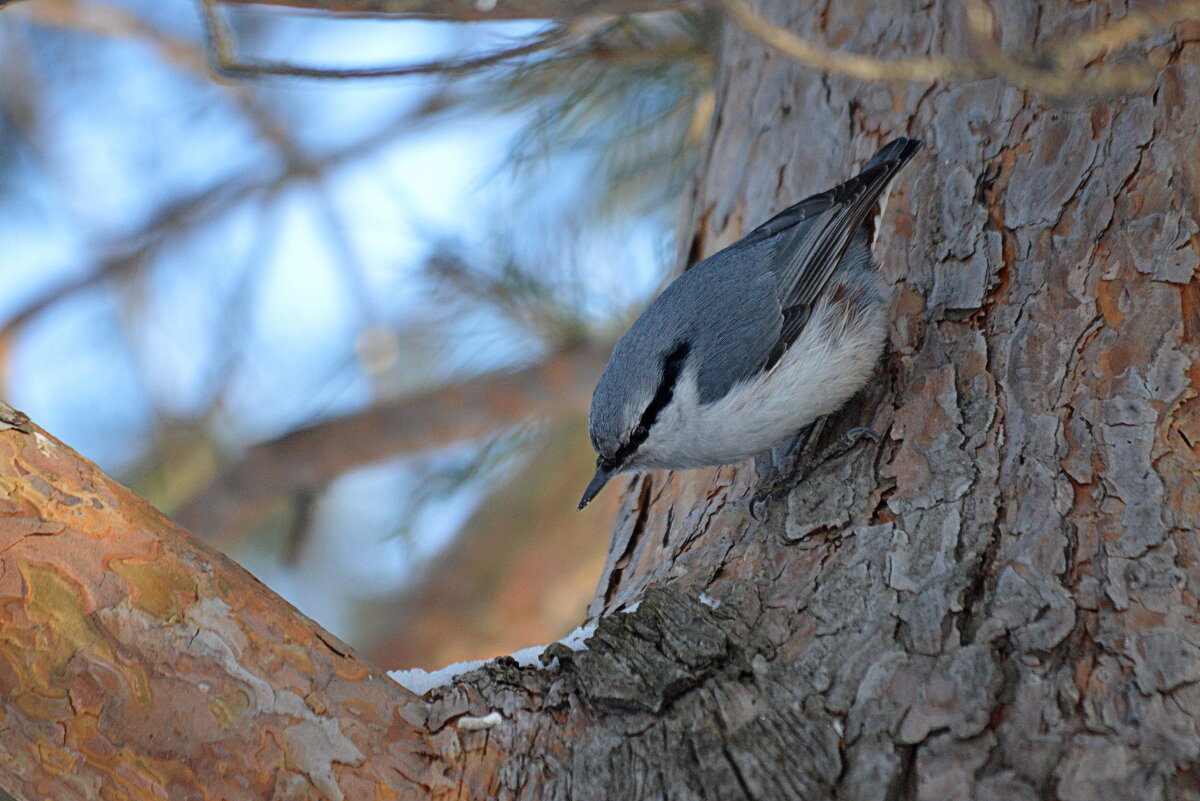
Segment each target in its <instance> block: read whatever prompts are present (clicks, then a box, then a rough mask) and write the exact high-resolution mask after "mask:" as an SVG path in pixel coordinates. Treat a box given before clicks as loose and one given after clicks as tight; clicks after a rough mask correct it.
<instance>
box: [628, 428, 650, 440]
mask: <svg viewBox="0 0 1200 801" xmlns="http://www.w3.org/2000/svg"><path fill="white" fill-rule="evenodd" d="M648 436H650V432H649V431H648V430H647V429H646V427H645V426H638V427H637V428H635V429H633V433H632V434H630V435H629V439H630V441H631V442H645V441H646V437H648Z"/></svg>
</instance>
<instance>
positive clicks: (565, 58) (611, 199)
mask: <svg viewBox="0 0 1200 801" xmlns="http://www.w3.org/2000/svg"><path fill="white" fill-rule="evenodd" d="M719 22H720V20H719V17H718V16H717V15H715V14H714V13H712V12H711V11H707V10H693V11H684V12H680V13H675V14H660V15H654V16H637V17H622V18H619V19H615V20H610V21H608V22H606V23H603V24H601V25H599V26H598V27H597V28H596V29H595V30H594V31H593V32H592V33H591V34H590V35H589V36H587V37H584V38H581V39H579V40H577V41H575V42H573V43H572V44H571V45H570V46H569V47H564V48H560V49H558V50H555V51H553V52H551V53H548V54H546V55H545V56H544V57H543V58H540V59H536V60H531V61H528V62H524V63H520V64H515V65H513V66H510V67H507V68H504V69H499V70H495V71H492V72H490V73H487V74H485V75H482V76H480V78H481V80H480V81H479V82H478V84H477V85H475V86H474V87H473V91H472V92H471V93H470V94H469V95H468V98H467V102H468V103H471V104H474V105H475V106H476V107H478V108H480V109H485V110H492V111H498V112H514V111H518V110H530V111H532V112H533V114H532V120H531V121H530V123H529V124H528V125H526V126H525V128H524V130H523V131H522V132H521V134H520V135H519V136H518V138H517V141H516V143H515V145H514V147H513V149H512V151H511V153H510V155H509V161H508V163H509V165H510V167H511V168H513V169H514V170H516V171H517V174H518V175H520V174H522V172H523V171H526V170H527V169H528V168H529V167H531V166H532V165H535V164H542V163H544V161H545V160H546V158H547V157H550V158H554V157H556V156H561V155H565V154H572V155H584V156H586V157H588V158H590V159H592V160H594V162H595V168H594V169H592V170H590V171H589V173H590V175H592V176H594V179H593V181H592V184H591V185H590V186H589V187H587V188H586V189H585V191H584V192H583V195H584V197H583V199H582V202H583V203H584V204H585V207H586V208H587V209H588V210H590V211H591V212H592V213H593V214H594V213H596V212H601V211H602V212H604V213H607V214H612V213H614V212H620V211H625V212H628V213H635V214H646V213H654V212H660V211H662V210H664V209H673V208H674V203H675V199H676V197H677V196H678V194H679V192H680V190H681V189H682V186H683V183H684V181H685V180H686V179H687V177H688V176H690V175H691V174H692V171H693V167H694V165H695V161H696V154H697V152H698V150H699V147H700V145H701V144H702V143H703V139H704V136H705V134H707V132H708V127H709V121H710V119H711V116H712V108H713V95H712V70H713V55H712V54H713V49H714V47H715V46H716V37H717V32H718V29H719Z"/></svg>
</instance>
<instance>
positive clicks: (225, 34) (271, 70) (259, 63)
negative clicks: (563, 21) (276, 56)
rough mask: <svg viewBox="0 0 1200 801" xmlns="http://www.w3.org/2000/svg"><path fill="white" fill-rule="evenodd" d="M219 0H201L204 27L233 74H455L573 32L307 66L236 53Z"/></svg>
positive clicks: (223, 68)
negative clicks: (474, 48)
mask: <svg viewBox="0 0 1200 801" xmlns="http://www.w3.org/2000/svg"><path fill="white" fill-rule="evenodd" d="M219 5H220V3H219V2H218V0H200V9H201V11H202V12H203V16H204V25H205V31H206V32H207V34H208V37H209V40H210V42H211V46H212V57H213V62H214V64H213V66H214V68H215V69H216V70H217V71H218V72H219V73H221V74H222V75H226V76H231V77H235V76H237V77H246V76H263V75H286V76H290V77H293V78H337V79H347V78H401V77H407V76H412V75H431V74H448V75H456V74H462V73H467V72H474V71H476V70H481V69H485V68H487V67H492V66H495V65H496V64H500V63H502V62H505V61H512V60H513V59H517V58H521V57H523V56H528V55H532V54H534V53H537V52H540V51H542V50H546V49H548V48H550V47H553V46H555V45H557V44H559V43H561V42H563V41H565V40H566V39H567V38H568V37H569V35H570V34H571V28H570V26H554V27H551V28H550V29H548V30H546V31H544V32H543V33H541V34H538V35H536V36H533V37H530V38H529V39H528V40H527V41H525V42H522V43H521V44H519V45H516V46H514V47H509V48H504V49H502V50H497V51H495V52H492V53H485V54H484V55H481V56H470V57H465V58H449V59H437V60H435V61H426V62H421V63H419V64H402V65H399V66H387V67H354V68H337V67H306V66H303V65H300V64H293V63H291V62H284V61H265V60H260V59H254V60H246V59H243V58H242V57H240V56H239V55H238V53H237V41H236V37H235V36H234V33H233V31H232V30H231V29H230V27H229V24H228V23H227V22H226V21H225V20H224V19H223V18H222V17H221V14H220V11H219V10H218V6H219Z"/></svg>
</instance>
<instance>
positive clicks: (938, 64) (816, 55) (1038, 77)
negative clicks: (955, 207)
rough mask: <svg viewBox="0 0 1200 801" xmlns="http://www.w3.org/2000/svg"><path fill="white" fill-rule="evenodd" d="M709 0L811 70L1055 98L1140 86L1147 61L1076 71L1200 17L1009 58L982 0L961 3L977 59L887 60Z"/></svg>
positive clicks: (1112, 31)
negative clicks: (966, 84) (1008, 87)
mask: <svg viewBox="0 0 1200 801" xmlns="http://www.w3.org/2000/svg"><path fill="white" fill-rule="evenodd" d="M714 1H715V2H716V3H717V4H718V5H720V6H721V7H722V8H723V9H724V10H725V13H726V14H728V15H729V17H730V19H732V20H733V21H734V22H735V23H737V24H738V26H740V27H741V28H742V29H743V30H745V31H746V32H747V33H749V34H750V35H752V36H754V37H755V38H757V39H759V40H761V41H763V42H764V43H766V44H768V45H770V46H771V47H773V48H775V49H776V50H778V51H779V52H780V53H783V54H784V55H785V56H787V57H788V58H791V59H793V60H794V61H797V62H799V63H801V64H804V65H805V66H808V67H812V68H814V69H818V70H822V71H825V72H831V73H836V74H839V75H848V76H850V77H852V78H858V79H859V80H864V81H874V82H883V81H900V82H908V83H932V82H934V81H943V80H951V79H958V80H976V79H980V78H993V77H994V78H1000V79H1002V80H1004V81H1006V82H1007V83H1010V84H1012V85H1013V86H1017V87H1019V88H1022V89H1030V90H1033V91H1036V92H1040V93H1042V94H1044V95H1047V96H1049V97H1054V98H1068V97H1081V96H1094V95H1107V94H1117V93H1121V92H1130V91H1138V90H1142V89H1145V87H1146V86H1147V85H1148V84H1149V82H1150V80H1151V79H1152V78H1153V75H1154V71H1153V69H1152V68H1151V67H1150V66H1149V65H1147V64H1144V63H1140V62H1139V63H1136V64H1107V65H1104V66H1102V67H1100V68H1097V69H1094V70H1092V71H1089V72H1082V71H1081V70H1082V68H1083V67H1084V66H1085V65H1086V64H1088V63H1089V62H1091V61H1093V60H1095V59H1097V58H1100V57H1101V56H1103V55H1104V54H1105V53H1106V52H1108V51H1109V50H1112V49H1116V48H1120V47H1123V46H1125V45H1127V44H1129V43H1131V42H1133V41H1135V40H1136V39H1138V38H1141V37H1143V36H1146V35H1148V34H1150V33H1153V32H1154V31H1156V30H1162V29H1165V28H1167V27H1170V26H1171V25H1174V24H1176V23H1178V22H1182V21H1184V20H1187V19H1192V18H1195V17H1197V16H1200V0H1175V2H1170V3H1165V4H1163V5H1161V6H1159V7H1157V8H1151V9H1149V10H1146V11H1143V12H1137V13H1133V14H1130V15H1128V16H1127V17H1125V18H1123V19H1121V20H1119V21H1117V22H1115V23H1113V24H1112V25H1109V26H1106V27H1103V28H1099V29H1097V30H1095V31H1091V32H1089V33H1086V34H1082V35H1080V36H1077V37H1073V38H1069V39H1064V40H1059V41H1055V42H1051V43H1049V44H1046V45H1043V46H1042V47H1039V48H1037V49H1035V50H1033V51H1030V52H1027V53H1020V54H1010V53H1006V52H1004V51H1002V50H1000V48H998V47H996V46H995V45H994V44H992V43H991V42H990V41H988V39H987V38H985V37H984V36H982V35H981V34H982V33H983V30H984V29H985V28H986V27H987V25H988V23H989V22H990V21H991V10H990V9H989V8H988V6H987V4H986V2H985V1H984V0H961V1H962V5H963V6H964V8H965V10H966V12H967V18H968V24H969V27H970V28H971V33H972V39H973V40H974V45H975V47H974V48H973V50H974V52H975V54H976V55H975V57H974V58H971V59H964V60H956V59H951V58H948V57H946V56H942V55H934V56H928V57H918V58H905V59H895V60H888V59H879V58H874V57H872V56H866V55H861V54H858V53H846V52H842V51H837V50H830V49H828V48H826V47H823V46H821V45H817V44H813V43H812V42H809V41H807V40H806V39H803V38H802V37H800V36H797V35H796V34H794V33H792V32H791V31H789V30H787V29H785V28H781V27H779V26H778V25H775V24H774V23H772V22H770V21H768V20H767V19H766V18H765V17H763V16H762V15H760V14H759V13H758V12H757V11H755V10H754V9H753V8H752V7H751V6H750V5H749V4H748V3H747V2H746V0H714Z"/></svg>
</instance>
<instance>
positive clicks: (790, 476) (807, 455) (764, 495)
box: [750, 420, 880, 522]
mask: <svg viewBox="0 0 1200 801" xmlns="http://www.w3.org/2000/svg"><path fill="white" fill-rule="evenodd" d="M823 423H824V420H822V421H820V425H817V426H816V427H815V428H814V429H813V430H811V431H807V430H806V431H805V432H803V433H802V434H801V435H800V436H804V437H805V439H806V441H805V442H804V443H802V445H801V446H800V451H799V453H798V454H797V455H796V458H795V462H794V464H793V466H792V469H791V470H789V471H787V472H785V473H778V472H777V473H775V474H774V475H771V476H769V477H768V480H766V481H762V482H760V483H759V486H758V488H757V490H756V492H755V493H754V497H752V498H751V499H750V516H751V517H753V518H754V519H755V520H757V521H759V522H762V521H763V520H764V519H765V516H766V510H767V505H768V502H769V501H772V500H775V499H776V498H781V497H783V496H784V495H787V494H788V493H789V492H791V491H792V490H793V489H795V488H796V487H798V486H799V485H800V483H801V482H803V481H804V479H806V478H808V476H809V474H810V473H812V471H813V470H815V469H817V468H818V467H820V466H821V465H822V464H824V463H825V462H828V461H829V460H831V459H837V458H840V457H842V456H845V455H846V454H847V453H849V452H850V451H851V450H853V449H854V446H856V445H858V443H860V442H862V441H863V440H864V439H867V440H870V441H872V442H879V439H880V437H879V433H878V432H877V431H875V430H874V429H871V428H867V427H866V426H858V427H857V428H852V429H850V430H849V431H847V432H846V433H845V434H844V435H843V436H842V437H841V438H840V439H838V441H837V442H833V443H830V444H829V445H828V446H826V447H825V448H822V449H821V450H819V451H818V450H816V449H815V448H814V447H812V446H813V443H815V442H816V439H817V435H819V434H820V431H821V426H823ZM796 439H799V436H798V437H797V438H796ZM785 448H787V449H788V450H790V451H794V450H795V440H793V442H792V443H789V445H787V446H785Z"/></svg>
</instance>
